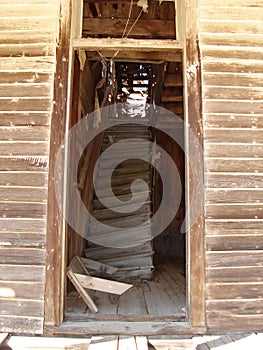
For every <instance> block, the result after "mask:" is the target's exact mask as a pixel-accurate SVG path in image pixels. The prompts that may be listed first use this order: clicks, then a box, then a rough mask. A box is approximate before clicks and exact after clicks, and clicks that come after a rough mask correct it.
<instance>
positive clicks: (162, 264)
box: [66, 52, 186, 321]
mask: <svg viewBox="0 0 263 350" xmlns="http://www.w3.org/2000/svg"><path fill="white" fill-rule="evenodd" d="M79 55H80V54H79ZM81 55H82V54H81ZM91 55H92V54H91V52H87V53H86V54H85V58H84V57H83V55H82V58H81V60H82V69H81V70H79V68H80V60H79V56H78V55H77V54H76V57H75V61H76V64H75V76H74V88H73V107H74V108H73V113H72V119H71V123H72V125H74V124H75V123H76V122H77V121H78V120H80V119H81V118H83V117H84V116H85V115H86V114H87V113H91V112H92V111H93V110H94V109H96V107H99V106H102V104H104V105H111V106H113V105H115V104H116V103H117V104H116V108H115V110H116V111H115V114H113V115H112V114H111V115H110V116H109V119H111V118H113V119H114V118H115V119H116V118H118V119H120V120H122V119H125V118H129V124H124V125H116V126H112V127H110V128H106V129H105V131H104V132H103V133H101V134H99V135H98V136H97V137H96V138H95V139H94V141H93V142H92V144H89V145H88V147H87V148H86V149H85V151H84V152H83V153H82V156H81V158H80V162H79V164H78V188H79V192H80V195H81V197H82V200H83V202H84V203H85V205H86V207H87V208H88V210H89V212H91V213H92V215H93V216H94V217H95V218H96V219H97V220H99V221H100V222H103V223H104V224H107V225H109V226H111V229H106V231H104V232H101V229H100V227H99V228H98V226H96V225H93V224H91V223H90V222H85V220H86V218H85V217H84V218H83V217H80V216H78V208H72V214H73V215H75V216H76V220H77V221H81V220H82V221H83V222H84V225H85V227H86V228H87V237H86V239H83V238H82V237H81V236H79V235H78V234H77V233H76V232H74V230H73V229H72V228H71V227H68V230H67V231H68V233H67V234H68V263H70V261H71V259H72V258H73V257H74V256H76V255H77V256H80V257H83V258H84V261H87V260H85V259H88V262H89V263H90V261H92V264H93V267H94V262H96V263H99V264H101V267H102V266H103V269H104V270H103V271H102V270H100V271H98V270H96V268H94V269H93V268H91V266H86V267H87V269H88V271H89V273H90V275H92V276H93V277H98V278H102V279H105V280H109V279H110V280H113V281H119V282H124V283H129V284H132V285H133V287H132V288H130V289H129V290H128V291H126V292H125V293H124V294H122V295H120V296H118V297H116V296H112V295H111V294H109V293H105V292H102V291H95V293H94V291H92V292H90V290H88V292H89V293H91V297H92V298H93V300H94V303H95V304H96V305H97V308H98V313H97V314H94V313H92V311H91V310H90V309H89V307H87V304H86V303H85V302H84V301H83V300H82V299H81V298H80V297H79V294H78V292H77V291H76V290H75V288H74V287H73V286H72V285H71V284H70V283H68V299H67V306H66V318H67V319H72V320H77V319H78V320H85V319H89V318H92V319H99V320H107V319H110V318H111V317H115V318H116V319H126V320H127V319H130V318H131V319H136V317H137V318H138V315H140V317H141V316H142V317H145V319H148V320H149V319H153V320H159V319H160V320H162V321H163V320H169V319H170V320H171V319H173V320H175V319H177V320H184V319H185V302H186V301H185V235H184V234H181V233H180V231H181V228H182V225H183V221H184V216H185V209H184V190H183V194H182V198H181V205H180V207H179V209H178V211H177V212H175V213H174V219H173V220H172V222H171V223H170V224H169V225H168V226H167V227H166V228H165V229H164V230H163V232H162V233H161V234H160V235H158V237H156V238H154V237H153V236H152V227H151V225H149V223H148V220H149V219H150V218H151V217H152V216H153V215H155V213H156V212H157V210H158V208H159V206H160V203H161V201H162V190H163V187H162V186H163V184H162V179H161V177H160V174H159V173H158V171H156V170H155V169H154V167H153V166H151V157H152V153H153V149H152V148H151V147H152V146H147V147H146V146H145V145H144V142H145V141H151V142H153V143H157V144H158V145H159V146H160V147H162V148H164V149H165V150H166V152H168V153H169V155H170V156H171V157H172V159H173V161H174V162H175V164H176V167H177V169H178V171H179V173H180V177H181V182H182V183H184V155H183V151H182V150H181V149H180V147H179V146H178V144H176V143H175V142H174V141H173V140H172V139H171V138H169V137H168V136H167V134H166V133H165V132H164V131H160V130H159V128H158V125H157V124H156V126H155V127H153V126H151V125H150V123H149V125H150V126H149V125H147V123H146V125H145V120H148V119H150V118H151V117H152V110H151V108H152V105H155V104H156V105H159V106H162V107H165V108H166V109H167V110H170V111H173V112H174V113H176V115H178V116H180V118H181V119H183V84H182V64H181V62H173V61H166V62H161V63H160V62H158V61H157V62H151V61H150V62H149V61H148V60H147V59H146V60H143V59H142V60H140V61H135V60H132V61H129V60H121V61H114V60H110V59H109V60H108V59H107V57H106V56H104V57H102V55H98V54H97V57H96V59H94V58H95V55H94V54H93V57H92V59H90V56H91ZM110 55H111V54H110ZM141 55H142V53H141ZM146 57H147V55H146ZM83 62H85V63H84V64H83ZM102 77H106V78H105V79H104V80H103V81H102V80H101V79H102ZM120 103H121V105H120ZM119 106H121V108H120V107H119ZM158 117H159V118H161V120H162V122H163V125H164V129H165V128H177V132H178V133H179V134H180V135H181V137H182V138H183V134H184V130H183V127H182V125H181V124H180V123H178V122H175V120H176V119H174V120H172V119H171V117H170V115H169V113H168V114H167V113H165V110H162V113H161V114H160V115H159V116H158ZM87 132H88V131H87ZM127 139H133V140H134V141H133V144H132V150H133V151H134V150H135V151H136V154H137V155H138V158H137V159H129V153H130V152H131V148H129V147H131V146H130V145H129V147H128V148H125V147H126V146H125V145H124V146H123V147H122V148H121V149H119V150H118V151H117V153H114V155H113V156H111V154H109V155H108V157H106V158H105V159H103V160H101V159H100V160H99V162H98V167H97V169H96V176H95V182H96V186H97V187H98V188H99V189H100V190H102V198H106V199H107V200H108V201H110V204H111V201H113V200H114V198H112V197H111V196H112V194H110V192H109V191H108V190H107V189H104V186H105V181H106V176H107V169H108V167H110V166H111V164H112V162H113V160H114V161H115V160H116V159H118V157H120V159H122V156H123V154H125V155H126V159H125V160H124V161H121V162H120V163H119V165H118V166H117V167H116V168H115V170H114V172H113V176H112V178H111V189H112V191H113V194H114V195H115V196H116V197H117V198H118V199H120V200H121V201H122V203H123V205H122V207H125V205H126V206H127V204H125V201H127V200H129V199H130V198H131V184H132V182H133V181H134V180H136V179H143V180H144V181H145V182H146V183H147V186H148V189H147V191H145V188H142V189H141V190H140V188H139V190H138V192H137V193H136V194H137V195H138V198H137V201H136V202H135V203H134V204H132V205H129V209H132V208H133V205H134V207H137V205H138V204H139V209H136V210H135V211H132V212H131V213H129V214H127V213H119V212H118V209H119V208H118V207H114V205H113V208H112V207H111V208H110V209H109V208H107V206H105V205H104V204H103V203H102V202H101V200H100V199H99V198H98V196H97V194H96V191H94V183H93V180H92V176H93V171H94V165H95V163H96V160H97V159H98V157H99V156H101V155H103V152H104V151H107V150H110V148H111V146H113V145H116V144H117V143H118V142H119V141H123V140H127ZM78 142H79V140H76V145H75V147H76V149H78V147H79V146H78ZM141 156H142V157H145V158H146V159H147V161H145V160H142V159H139V158H140V157H141ZM147 157H148V158H147ZM161 165H162V166H163V167H167V164H165V163H164V164H161ZM167 171H168V172H169V171H171V169H169V167H167ZM170 179H171V180H170V183H169V184H168V186H170V191H172V193H174V195H175V196H176V193H177V191H178V188H177V187H176V186H177V185H176V184H175V182H174V181H173V179H174V174H173V173H172V172H171V173H170ZM145 196H146V197H145ZM145 198H146V200H145ZM138 225H142V226H140V228H138ZM116 228H117V229H118V228H123V229H125V233H122V235H120V234H119V233H118V232H117V231H116ZM99 234H103V235H104V236H105V237H106V240H107V244H104V245H103V244H99V243H98V242H96V239H97V237H98V235H99ZM122 242H124V245H123V246H121V244H122ZM118 244H119V245H120V247H118ZM109 271H110V273H109ZM105 283H107V282H105Z"/></svg>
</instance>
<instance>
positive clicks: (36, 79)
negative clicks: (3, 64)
mask: <svg viewBox="0 0 263 350" xmlns="http://www.w3.org/2000/svg"><path fill="white" fill-rule="evenodd" d="M9 20H10V19H9ZM0 23H1V20H0ZM28 33H29V34H32V30H29V31H28ZM24 34H25V33H23V35H24ZM45 36H46V34H45ZM8 40H10V36H8ZM0 81H1V84H3V85H4V84H45V85H46V84H50V83H52V81H53V75H52V74H51V73H41V72H34V71H33V70H32V71H31V72H27V71H26V72H0Z"/></svg>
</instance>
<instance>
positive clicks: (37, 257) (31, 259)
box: [0, 247, 45, 295]
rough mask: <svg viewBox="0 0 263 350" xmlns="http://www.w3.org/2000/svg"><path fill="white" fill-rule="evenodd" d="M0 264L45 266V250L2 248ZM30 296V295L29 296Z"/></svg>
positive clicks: (0, 249) (0, 250)
mask: <svg viewBox="0 0 263 350" xmlns="http://www.w3.org/2000/svg"><path fill="white" fill-rule="evenodd" d="M0 253H1V254H0V263H1V264H14V265H18V264H21V265H31V264H32V265H43V264H44V263H45V250H43V249H39V248H12V247H11V248H10V247H5V248H0ZM29 295H30V294H29Z"/></svg>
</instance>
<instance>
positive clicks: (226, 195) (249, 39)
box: [200, 0, 263, 331]
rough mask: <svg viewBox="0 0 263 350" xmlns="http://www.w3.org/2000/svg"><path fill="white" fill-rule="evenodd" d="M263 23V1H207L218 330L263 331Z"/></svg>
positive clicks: (211, 297) (212, 258)
mask: <svg viewBox="0 0 263 350" xmlns="http://www.w3.org/2000/svg"><path fill="white" fill-rule="evenodd" d="M262 18H263V1H262V0H241V1H234V0H224V1H223V2H215V1H213V0H200V44H201V57H202V88H203V115H204V154H205V159H206V162H205V163H206V188H207V191H206V208H205V215H206V251H207V252H206V271H207V285H206V298H207V302H206V308H207V325H208V328H209V329H210V330H218V329H220V330H239V331H240V330H257V329H262V325H261V324H260V321H259V320H260V317H262V314H263V284H262V283H263V279H262V272H263V270H262V268H263V263H262V261H263V260H262V258H263V244H262V242H263V228H262V227H263V215H262V208H263V206H262V187H263V181H262V171H263V166H262V160H263V159H262V154H263V141H262V140H263V137H262V136H263V90H262V78H263V64H262V57H263V49H262V43H263V35H262V33H263V22H262Z"/></svg>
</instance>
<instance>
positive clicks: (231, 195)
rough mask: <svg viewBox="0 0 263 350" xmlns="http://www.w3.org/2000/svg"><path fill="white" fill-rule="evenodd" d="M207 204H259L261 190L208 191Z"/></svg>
mask: <svg viewBox="0 0 263 350" xmlns="http://www.w3.org/2000/svg"><path fill="white" fill-rule="evenodd" d="M206 200H207V203H261V202H262V190H261V189H258V190H256V189H254V188H250V189H244V188H239V189H232V188H231V189H230V188H229V189H215V188H214V189H209V190H208V191H207V195H206Z"/></svg>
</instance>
